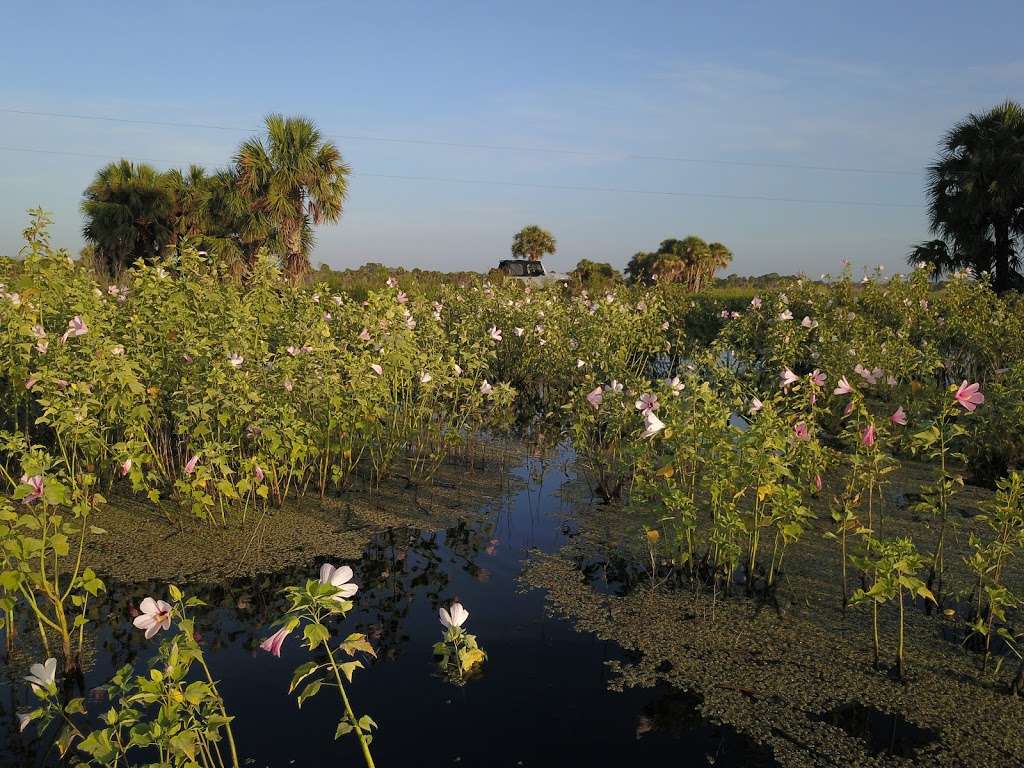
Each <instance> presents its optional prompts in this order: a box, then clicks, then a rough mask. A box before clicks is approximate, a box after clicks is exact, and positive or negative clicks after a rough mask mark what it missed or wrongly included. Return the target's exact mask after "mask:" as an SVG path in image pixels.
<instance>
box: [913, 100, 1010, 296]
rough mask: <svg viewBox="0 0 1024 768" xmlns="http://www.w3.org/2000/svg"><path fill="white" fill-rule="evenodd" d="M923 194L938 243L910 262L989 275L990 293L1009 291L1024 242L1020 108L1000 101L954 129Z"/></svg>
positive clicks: (922, 249)
mask: <svg viewBox="0 0 1024 768" xmlns="http://www.w3.org/2000/svg"><path fill="white" fill-rule="evenodd" d="M927 194H928V215H929V218H930V220H931V230H932V232H934V233H935V234H936V235H938V237H939V240H938V241H936V240H932V241H929V242H927V243H922V244H921V245H919V246H917V247H915V248H914V249H913V250H912V251H911V253H910V256H909V261H911V262H916V261H926V262H928V263H929V264H931V265H932V268H933V269H934V270H935V271H936V272H937V273H939V272H942V271H944V270H952V269H957V268H965V267H969V268H972V269H973V270H975V271H976V272H978V273H981V272H990V273H992V274H993V275H994V281H993V287H994V288H995V289H996V290H997V291H1005V290H1007V289H1008V288H1010V287H1011V285H1012V283H1013V282H1014V281H1015V279H1016V280H1019V276H1017V275H1015V274H1014V271H1015V270H1016V269H1017V267H1019V266H1020V253H1019V247H1020V245H1021V243H1020V241H1021V239H1022V237H1024V108H1022V107H1021V105H1020V104H1017V103H1015V102H1012V101H1007V102H1005V103H1003V104H1000V105H998V106H996V107H994V108H993V109H991V110H989V111H988V112H986V113H984V114H980V115H978V114H970V115H968V116H967V118H966V119H965V120H963V121H961V122H960V123H958V124H957V125H955V126H954V127H953V129H952V130H951V131H950V132H949V133H948V134H946V136H945V138H944V139H943V141H942V144H941V145H940V156H939V159H938V160H936V161H935V163H934V164H933V165H932V166H931V167H930V168H929V169H928V188H927ZM939 242H942V243H944V245H945V247H944V248H942V247H939V246H938V243H939Z"/></svg>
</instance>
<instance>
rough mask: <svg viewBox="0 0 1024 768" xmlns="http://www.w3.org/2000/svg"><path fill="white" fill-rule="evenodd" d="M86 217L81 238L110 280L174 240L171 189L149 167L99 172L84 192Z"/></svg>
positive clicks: (120, 165) (123, 163)
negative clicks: (91, 249)
mask: <svg viewBox="0 0 1024 768" xmlns="http://www.w3.org/2000/svg"><path fill="white" fill-rule="evenodd" d="M82 215H83V216H84V217H85V224H84V226H83V227H82V235H83V236H84V237H85V239H86V242H88V243H89V244H90V245H92V246H93V247H94V248H95V255H96V263H97V264H98V265H100V266H102V267H103V268H105V269H106V271H107V272H109V273H110V274H112V275H116V274H117V273H118V272H120V271H121V270H122V269H125V268H126V267H128V266H130V265H131V264H132V262H134V261H135V260H136V259H145V260H147V261H148V260H152V259H154V258H156V257H157V256H159V254H160V252H161V250H163V247H164V246H165V245H167V244H168V243H170V242H172V241H173V240H174V220H175V202H174V192H173V189H172V185H171V184H170V183H169V182H168V179H167V178H166V177H165V175H164V174H162V173H160V172H159V171H157V170H156V169H155V168H153V167H152V166H149V165H146V164H145V163H139V164H138V165H135V164H134V163H131V162H130V161H128V160H120V161H118V162H116V163H110V164H109V165H107V166H104V167H103V168H101V169H100V170H99V171H98V172H97V174H96V178H95V179H94V180H93V182H92V183H91V184H90V185H89V186H88V187H87V188H86V190H85V199H84V200H83V201H82Z"/></svg>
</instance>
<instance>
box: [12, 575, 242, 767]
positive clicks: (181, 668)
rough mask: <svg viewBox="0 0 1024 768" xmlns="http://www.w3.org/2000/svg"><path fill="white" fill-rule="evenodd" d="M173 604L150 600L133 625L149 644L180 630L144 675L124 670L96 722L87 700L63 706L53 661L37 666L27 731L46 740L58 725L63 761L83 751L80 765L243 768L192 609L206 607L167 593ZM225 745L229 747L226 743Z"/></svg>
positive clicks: (178, 593) (175, 591)
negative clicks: (152, 758)
mask: <svg viewBox="0 0 1024 768" xmlns="http://www.w3.org/2000/svg"><path fill="white" fill-rule="evenodd" d="M168 592H169V596H170V598H171V603H165V602H164V601H162V600H153V599H152V598H146V600H143V602H142V609H143V610H142V613H141V614H140V615H139V617H138V618H136V619H135V625H136V626H137V627H139V628H145V629H146V637H147V639H148V638H150V637H153V636H155V635H156V633H157V632H159V631H161V630H168V631H170V629H171V626H172V623H173V624H174V625H175V626H176V627H177V629H178V630H179V631H178V632H177V633H175V634H171V635H169V636H168V637H166V638H165V639H164V640H163V641H162V642H161V643H160V644H159V646H158V650H157V654H156V656H155V657H154V658H153V659H152V661H151V662H150V664H149V669H148V671H147V672H146V673H145V674H141V675H135V674H134V673H133V672H132V667H131V665H125V666H124V667H122V668H121V669H119V670H118V671H117V672H116V673H115V674H114V676H113V678H112V679H111V680H110V682H109V683H107V684H106V685H105V686H103V690H104V692H105V694H106V699H107V701H109V706H108V707H107V709H106V710H105V711H104V712H103V713H102V714H101V715H100V716H99V717H98V719H97V718H96V717H95V715H93V716H92V717H89V716H88V714H89V713H88V712H87V705H86V702H85V700H84V699H82V698H72V699H70V700H68V701H64V699H63V698H62V696H61V694H60V693H59V691H58V687H57V684H56V675H55V673H56V667H57V662H56V660H55V659H52V658H51V659H48V660H47V662H46V663H45V664H36V665H34V666H33V668H32V672H33V675H32V676H30V677H29V678H27V679H28V680H29V682H30V683H31V685H32V692H33V694H34V695H35V697H36V699H37V701H38V704H37V706H36V708H35V709H33V710H31V711H29V712H27V713H22V714H20V715H19V719H20V721H21V728H22V729H24V728H26V727H27V726H28V725H29V724H30V723H33V722H34V723H35V724H36V728H37V729H38V730H39V732H40V733H42V732H44V731H46V730H47V729H49V728H50V727H51V726H53V725H54V724H57V730H58V734H57V736H56V744H57V746H58V749H59V751H60V753H61V755H62V756H63V755H66V754H68V752H69V751H70V749H71V747H72V746H77V751H78V752H79V753H81V755H80V757H81V758H82V763H83V764H85V765H96V766H119V765H134V764H137V763H136V762H135V761H136V760H138V759H145V756H146V755H148V754H151V753H152V752H155V753H156V756H157V757H158V764H159V765H166V766H180V767H181V768H190V767H191V766H204V767H206V768H227V767H228V766H230V768H239V766H240V763H239V760H238V754H237V750H236V747H235V742H234V736H233V734H232V732H231V721H232V718H231V716H230V715H228V713H227V710H226V708H225V706H224V701H223V699H222V698H221V695H220V693H219V691H218V690H217V684H216V682H215V681H214V679H213V677H212V676H211V674H210V670H209V668H208V667H207V665H206V660H205V657H204V656H203V650H202V647H201V646H200V644H199V643H198V641H197V639H196V631H195V624H194V621H193V620H192V619H191V618H190V617H189V615H188V609H189V608H192V607H196V606H200V605H202V604H203V603H202V601H201V600H199V599H197V598H185V597H184V596H183V595H182V593H181V591H180V590H179V589H178V588H177V587H175V586H174V585H170V586H169V587H168ZM225 740H226V745H223V746H222V743H223V742H224V741H225Z"/></svg>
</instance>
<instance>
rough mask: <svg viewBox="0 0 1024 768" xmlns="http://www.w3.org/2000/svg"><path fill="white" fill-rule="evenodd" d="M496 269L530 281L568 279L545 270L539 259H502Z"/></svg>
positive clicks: (549, 281)
mask: <svg viewBox="0 0 1024 768" xmlns="http://www.w3.org/2000/svg"><path fill="white" fill-rule="evenodd" d="M498 269H499V270H501V272H503V273H504V274H505V275H507V276H508V277H514V278H517V279H519V280H523V281H524V282H530V283H533V282H536V283H542V284H543V283H556V282H559V281H561V280H567V279H568V277H567V276H566V275H563V274H560V273H558V272H549V271H547V270H546V269H544V265H543V264H541V263H540V262H539V261H530V260H529V259H504V260H503V261H500V262H499V263H498Z"/></svg>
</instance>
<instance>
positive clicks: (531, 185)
mask: <svg viewBox="0 0 1024 768" xmlns="http://www.w3.org/2000/svg"><path fill="white" fill-rule="evenodd" d="M0 152H25V153H32V154H41V155H58V156H61V155H63V156H68V157H85V158H90V159H98V160H114V159H122V158H123V159H125V160H134V161H136V162H145V163H160V164H162V165H181V163H176V162H174V161H171V160H158V159H155V158H151V157H124V156H118V157H115V156H114V155H103V154H96V153H91V152H72V151H65V150H58V149H36V148H31V147H5V146H0ZM352 175H353V176H356V177H366V178H375V179H394V180H401V181H424V182H440V183H445V184H470V185H477V186H495V187H521V188H526V189H547V190H558V191H570V192H601V193H610V194H629V195H651V196H657V197H689V198H708V199H713V200H748V201H757V202H772V203H796V204H802V205H839V206H850V207H861V208H923V207H924V206H923V205H920V204H916V203H884V202H876V201H871V200H828V199H814V198H800V197H776V196H773V195H736V194H729V193H719V192H688V191H680V190H661V189H634V188H628V187H596V186H584V185H573V184H540V183H536V182H527V181H505V180H501V179H466V178H455V177H447V176H409V175H404V174H395V173H369V172H362V171H354V172H353V173H352Z"/></svg>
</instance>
